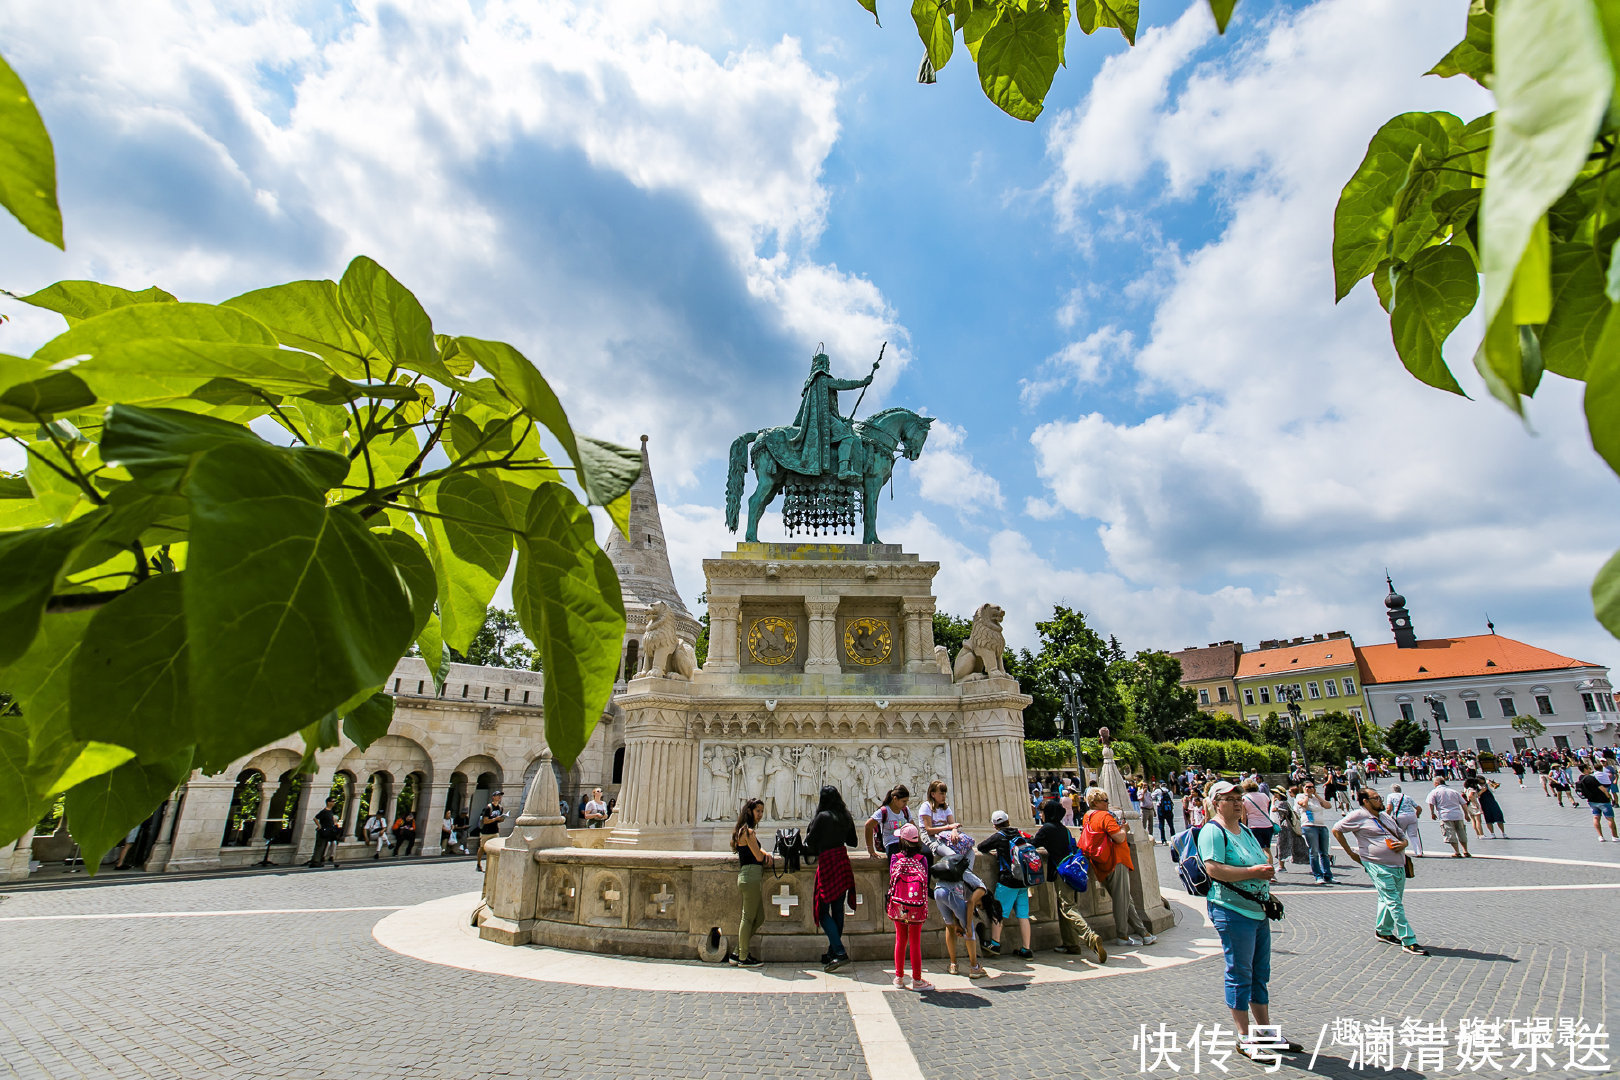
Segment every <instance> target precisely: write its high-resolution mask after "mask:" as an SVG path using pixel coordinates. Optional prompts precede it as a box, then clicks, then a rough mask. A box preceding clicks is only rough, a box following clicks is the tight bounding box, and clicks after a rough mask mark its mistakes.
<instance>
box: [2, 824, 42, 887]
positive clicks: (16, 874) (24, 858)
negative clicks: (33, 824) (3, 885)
mask: <svg viewBox="0 0 1620 1080" xmlns="http://www.w3.org/2000/svg"><path fill="white" fill-rule="evenodd" d="M33 851H34V830H33V829H29V830H28V831H27V832H25V833H23V834H22V838H21V839H19V840H18V841H17V842H16V843H15V844H13V845H11V847H9V848H7V849H6V850H4V851H0V881H22V880H23V879H24V878H26V877H27V876H28V860H29V858H31V857H32V855H33Z"/></svg>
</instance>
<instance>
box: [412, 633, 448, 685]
mask: <svg viewBox="0 0 1620 1080" xmlns="http://www.w3.org/2000/svg"><path fill="white" fill-rule="evenodd" d="M416 647H417V648H418V649H419V650H421V653H422V660H423V661H424V662H425V663H426V664H427V669H428V674H429V675H431V676H433V692H434V693H435V694H438V693H442V692H443V691H444V680H445V679H446V678H448V677H449V675H450V654H449V652H447V651H446V650H445V647H444V630H443V628H442V627H441V626H440V625H439V617H438V616H437V615H433V616H431V617H430V618H429V619H428V621H427V625H426V626H424V627H422V632H421V633H420V634H417V635H416Z"/></svg>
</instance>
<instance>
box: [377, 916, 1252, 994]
mask: <svg viewBox="0 0 1620 1080" xmlns="http://www.w3.org/2000/svg"><path fill="white" fill-rule="evenodd" d="M1165 899H1167V900H1169V901H1171V903H1172V904H1173V905H1174V911H1175V912H1176V916H1177V925H1176V926H1174V927H1172V928H1171V929H1169V930H1166V931H1165V932H1164V933H1162V934H1160V935H1159V940H1158V942H1157V943H1155V944H1153V945H1148V946H1138V947H1135V948H1125V949H1124V951H1122V952H1115V951H1113V950H1112V949H1110V950H1109V952H1108V963H1107V964H1105V965H1102V966H1098V964H1097V963H1096V962H1095V958H1094V957H1092V955H1091V954H1090V953H1089V952H1087V953H1086V954H1085V955H1084V956H1069V955H1067V954H1064V953H1052V952H1041V953H1036V954H1035V959H1033V960H1019V959H1018V958H1016V957H1013V956H1008V955H1004V956H1000V957H984V958H983V961H984V964H985V969H986V970H987V971H988V972H989V973H990V974H989V977H988V978H984V979H972V980H970V979H968V978H967V977H966V976H965V975H957V976H952V975H946V974H944V971H945V969H946V966H945V965H946V962H945V961H944V960H928V961H926V962H925V964H924V970H923V974H924V976H925V977H926V978H927V979H928V980H929V981H930V982H932V983H933V984H934V985H935V986H936V987H937V988H938V989H940V990H960V989H966V988H968V987H970V986H976V985H977V986H985V985H994V986H1009V985H1018V984H1024V983H1057V982H1077V981H1080V980H1083V979H1103V978H1110V977H1113V976H1120V975H1133V974H1140V973H1142V972H1148V971H1157V970H1160V969H1162V968H1167V967H1176V966H1178V965H1181V964H1188V963H1192V962H1193V961H1195V960H1202V959H1205V958H1206V957H1210V956H1219V955H1220V953H1221V944H1220V940H1219V939H1218V938H1217V937H1216V936H1215V930H1214V927H1213V926H1212V925H1211V923H1210V922H1209V919H1208V917H1207V916H1206V915H1205V913H1204V905H1203V904H1202V903H1198V902H1196V901H1192V900H1191V899H1190V898H1184V897H1181V896H1176V895H1172V894H1166V896H1165ZM481 902H482V897H481V896H480V894H478V893H476V892H469V893H462V894H460V895H458V896H448V897H445V898H444V899H442V900H430V901H428V902H427V903H425V904H418V905H416V906H415V907H409V908H405V909H403V910H400V911H396V912H394V913H393V914H392V915H389V916H388V917H386V918H384V919H382V920H381V921H379V922H378V923H377V925H376V926H375V927H374V928H373V929H372V932H371V933H372V937H374V938H375V939H376V940H377V942H378V943H379V944H381V945H382V946H384V947H385V948H388V949H391V950H393V951H394V952H397V953H400V954H402V955H404V956H410V957H414V958H415V959H417V960H422V961H425V962H426V963H430V964H441V965H444V966H446V967H454V968H461V969H462V970H464V971H480V972H484V973H486V974H490V975H509V976H511V977H513V978H517V979H533V980H536V981H538V982H556V983H573V984H576V985H580V986H599V987H610V988H616V989H621V990H678V991H685V992H689V993H694V992H695V993H711V994H712V993H733V994H761V993H764V994H846V993H851V992H860V991H882V990H891V989H893V986H892V985H891V983H890V979H891V978H892V977H893V971H892V969H891V967H890V966H889V965H887V964H880V963H876V962H866V963H854V964H851V965H850V966H848V967H846V968H843V969H841V970H840V971H838V972H835V973H832V974H828V973H827V972H824V971H822V970H821V968H820V966H819V965H814V964H810V965H806V964H803V963H783V964H771V963H767V964H766V965H765V966H764V967H760V968H735V967H731V966H729V965H725V964H704V963H699V962H696V961H683V960H643V959H636V958H632V957H624V956H602V955H597V954H592V953H582V952H574V951H571V950H568V949H556V948H549V947H546V946H540V945H522V946H518V947H515V948H514V947H512V946H509V945H499V944H496V943H495V942H492V941H484V940H482V939H481V938H479V936H478V931H477V929H476V928H474V927H473V925H472V917H473V912H474V911H476V910H477V908H478V905H479V904H480V903H481ZM769 944H770V943H769V941H768V940H767V941H766V942H765V945H764V947H765V948H766V949H768V948H769ZM959 957H960V959H959V963H960V965H961V970H963V971H966V970H967V956H966V954H965V952H964V953H960V954H959Z"/></svg>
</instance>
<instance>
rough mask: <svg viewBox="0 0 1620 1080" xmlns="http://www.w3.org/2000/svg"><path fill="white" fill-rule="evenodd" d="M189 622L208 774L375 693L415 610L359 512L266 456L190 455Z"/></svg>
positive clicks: (250, 450)
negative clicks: (329, 502) (368, 691)
mask: <svg viewBox="0 0 1620 1080" xmlns="http://www.w3.org/2000/svg"><path fill="white" fill-rule="evenodd" d="M185 493H186V494H187V495H188V496H189V497H190V499H191V536H190V543H189V546H188V551H187V563H186V587H185V616H186V633H187V638H188V642H189V650H188V651H189V655H190V678H191V687H192V708H193V710H194V712H195V722H196V724H197V730H198V731H199V732H200V733H203V734H204V735H205V739H204V741H203V742H202V744H201V745H199V748H198V749H199V757H200V758H201V763H202V765H203V767H204V768H212V769H217V768H219V767H221V766H223V765H225V764H226V763H228V762H230V761H231V760H233V759H235V758H236V757H238V756H239V755H241V754H244V753H247V752H248V751H250V750H253V749H255V748H257V747H260V746H263V745H264V744H265V743H268V742H271V741H273V740H275V739H277V738H280V737H282V736H283V735H287V734H289V733H291V732H293V731H297V730H298V729H299V728H302V727H304V726H305V725H306V724H310V723H313V722H314V721H316V720H319V719H320V718H321V717H322V716H324V715H325V714H326V713H328V712H330V711H332V710H333V709H334V708H336V707H337V706H338V705H341V704H342V703H343V702H345V701H347V700H348V699H349V698H351V697H352V696H354V695H355V694H357V693H359V692H360V691H361V690H363V689H365V688H367V687H376V686H380V685H382V684H383V682H384V681H385V680H386V679H387V677H388V674H389V672H391V671H392V670H393V667H394V664H395V662H396V661H398V659H399V657H400V655H401V654H402V653H404V651H405V648H406V646H407V645H408V644H409V643H410V639H411V626H412V615H411V607H410V601H409V599H408V598H407V597H406V595H405V591H404V590H403V589H402V588H401V587H400V582H399V576H398V575H397V574H396V573H395V571H394V566H393V563H392V562H390V561H389V558H388V555H387V553H386V552H385V551H384V550H383V547H382V545H381V544H380V543H378V541H377V539H376V538H375V537H374V536H372V534H371V532H370V531H369V530H368V529H367V528H366V527H365V525H364V523H362V522H361V520H360V518H359V516H358V515H356V514H355V513H354V512H353V511H350V510H348V509H345V508H343V507H339V506H332V507H328V506H325V505H324V504H323V500H322V496H321V492H320V490H319V489H318V488H317V487H315V485H313V484H311V483H310V482H309V481H308V480H307V479H306V478H305V477H304V476H303V474H302V473H300V472H299V471H298V470H297V469H294V468H293V467H291V466H290V465H289V464H288V463H287V462H286V460H285V459H284V458H283V457H282V456H280V455H277V454H275V453H273V452H270V451H269V450H267V449H264V448H259V447H254V446H248V445H224V446H220V447H217V448H215V449H213V450H210V451H208V452H206V453H203V454H201V455H199V456H198V458H197V459H196V461H195V462H194V463H193V464H192V466H191V469H190V472H189V474H188V479H187V482H186V485H185Z"/></svg>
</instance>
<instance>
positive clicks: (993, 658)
mask: <svg viewBox="0 0 1620 1080" xmlns="http://www.w3.org/2000/svg"><path fill="white" fill-rule="evenodd" d="M1006 614H1007V613H1006V612H1005V611H1002V610H1001V609H1000V608H998V607H997V606H996V605H994V604H981V605H979V610H978V611H975V612H974V613H973V629H972V631H970V632H969V633H968V639H967V641H965V642H964V643H963V644H962V649H961V651H960V652H958V653H957V654H956V670H955V672H954V673H953V675H954V677H955V680H956V681H957V682H963V681H965V680H967V679H983V678H988V677H989V676H991V675H1005V674H1007V668H1006V665H1005V664H1004V663H1003V662H1002V654H1003V653H1005V652H1006V651H1007V639H1006V638H1004V637H1002V635H1001V620H1002V619H1003V618H1004V617H1005V616H1006Z"/></svg>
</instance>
